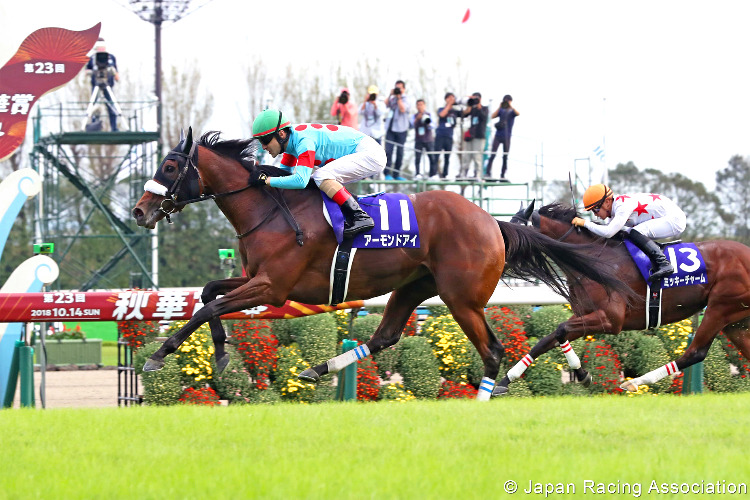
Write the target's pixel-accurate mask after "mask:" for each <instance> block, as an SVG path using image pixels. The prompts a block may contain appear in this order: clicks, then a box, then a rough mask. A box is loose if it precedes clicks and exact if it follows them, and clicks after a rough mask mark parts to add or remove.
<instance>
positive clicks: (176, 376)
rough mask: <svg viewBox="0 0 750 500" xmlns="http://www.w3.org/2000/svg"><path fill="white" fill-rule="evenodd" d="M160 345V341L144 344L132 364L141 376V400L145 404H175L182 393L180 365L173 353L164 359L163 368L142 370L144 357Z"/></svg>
mask: <svg viewBox="0 0 750 500" xmlns="http://www.w3.org/2000/svg"><path fill="white" fill-rule="evenodd" d="M160 347H161V342H152V343H150V344H146V345H144V346H143V347H141V348H140V349H138V352H137V353H136V354H135V356H134V358H133V364H134V365H135V370H136V374H138V375H140V376H141V383H142V385H143V402H144V403H145V404H147V405H154V406H167V405H174V404H177V401H178V400H179V399H180V396H181V395H182V390H183V388H182V382H181V378H182V377H181V375H182V372H181V370H180V365H179V364H178V363H177V358H176V357H175V356H174V355H169V356H167V357H166V358H165V359H164V368H162V369H161V370H159V371H156V372H144V371H143V364H144V363H145V362H146V359H147V358H148V357H149V356H151V355H152V354H153V353H155V352H156V351H157V350H158V349H159V348H160Z"/></svg>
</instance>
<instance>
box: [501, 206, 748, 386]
mask: <svg viewBox="0 0 750 500" xmlns="http://www.w3.org/2000/svg"><path fill="white" fill-rule="evenodd" d="M573 217H576V210H575V208H573V207H570V206H566V205H562V204H557V203H553V204H550V205H545V206H543V207H541V208H540V209H539V210H538V211H534V202H532V203H531V204H530V205H529V206H528V207H527V208H526V209H523V208H522V209H521V210H519V212H518V213H517V214H516V215H515V216H514V217H513V218H512V219H511V222H512V223H518V224H524V225H525V224H527V223H528V221H529V220H531V222H532V224H533V226H534V227H536V228H538V229H539V231H540V232H541V233H542V234H545V235H547V236H550V237H551V238H555V239H557V240H560V241H562V240H564V241H566V242H569V243H573V244H576V245H587V246H590V245H592V244H594V245H597V246H598V249H597V250H596V255H598V256H600V257H601V258H602V259H604V260H605V261H606V262H608V263H609V264H610V266H611V267H612V269H613V270H614V272H615V273H616V274H617V275H618V276H619V277H620V279H622V281H623V282H625V283H626V284H627V285H628V286H629V287H630V288H631V289H632V290H633V291H634V292H635V293H636V294H637V295H638V296H640V297H645V294H646V281H645V280H644V278H643V277H642V275H641V273H640V272H639V271H638V269H637V267H636V265H635V263H634V262H633V259H632V258H631V257H630V255H629V253H628V251H627V249H626V247H625V244H624V243H623V242H622V241H621V240H616V239H603V238H600V237H598V236H596V235H594V234H592V233H591V232H589V231H588V230H586V229H583V228H575V227H574V226H572V225H571V220H572V219H573ZM695 245H696V247H697V248H698V249H699V251H700V253H701V254H702V255H703V259H704V261H705V263H706V275H707V280H706V283H704V284H696V285H689V286H681V287H670V288H664V289H663V291H662V312H661V319H662V321H661V322H662V324H669V323H674V322H676V321H680V320H683V319H685V318H689V317H690V316H692V315H694V314H696V313H698V312H700V311H701V310H702V309H703V308H704V307H705V308H706V311H705V314H704V316H703V321H702V322H701V324H700V326H699V327H698V329H697V331H696V333H695V336H694V338H693V340H692V342H691V343H690V345H689V346H688V347H687V349H686V350H685V352H684V353H683V354H682V355H681V356H680V357H679V358H678V359H677V360H676V361H672V362H671V363H669V364H667V365H665V366H663V367H661V368H658V369H657V370H654V371H652V372H649V373H648V374H645V375H644V376H642V377H638V378H636V379H633V380H629V381H626V382H625V383H623V384H622V388H624V389H628V390H630V391H636V390H638V385H639V384H641V383H643V384H648V383H653V382H656V381H657V380H659V379H660V378H663V377H664V376H666V375H671V374H673V373H676V372H677V370H684V369H685V368H687V367H688V366H691V365H693V364H695V363H699V362H701V361H703V359H704V358H705V357H706V354H707V353H708V349H709V347H711V343H712V342H713V340H714V338H715V337H716V336H717V335H718V334H719V333H720V332H721V331H723V332H724V333H725V334H726V336H727V337H728V338H729V340H730V341H731V342H732V343H733V344H734V345H735V346H736V347H737V348H738V349H739V350H740V352H742V354H743V355H744V356H745V358H746V359H750V330H749V329H748V328H749V327H750V248H748V247H747V246H745V245H743V244H741V243H738V242H736V241H730V240H712V241H704V242H698V243H695ZM569 285H570V292H571V297H572V298H573V302H571V306H572V308H573V311H574V315H573V317H571V318H570V319H569V320H568V321H565V322H563V323H560V325H558V327H557V329H556V330H555V331H554V332H553V333H552V334H550V335H547V336H546V337H544V338H542V339H541V340H540V341H539V342H538V343H537V344H536V345H535V346H534V347H533V348H532V349H531V352H530V353H529V356H530V357H531V358H532V359H536V358H538V357H539V356H540V355H542V354H544V353H545V352H547V351H549V350H551V349H553V348H554V347H556V346H557V345H558V344H559V345H560V346H561V347H562V346H564V348H563V351H564V352H565V351H568V352H566V357H569V356H571V357H572V359H573V364H572V365H571V368H574V369H575V373H576V378H577V380H578V381H579V382H584V383H588V382H589V381H590V376H589V375H588V373H586V371H585V370H583V368H580V362H578V363H576V361H577V358H576V357H575V356H574V355H571V354H569V352H572V351H571V350H570V349H569V342H570V341H572V340H575V339H577V338H580V337H582V336H584V335H591V334H597V333H607V334H612V335H617V334H618V333H620V331H622V330H644V329H645V328H646V311H645V308H646V307H647V306H646V301H645V299H644V300H639V301H633V300H629V298H626V297H621V296H620V295H619V293H618V292H615V293H612V294H607V293H606V291H605V290H604V289H603V288H602V287H601V286H600V285H598V284H596V283H592V282H590V281H588V280H583V281H575V280H571V281H569ZM584 292H585V297H586V300H585V301H582V300H579V299H578V296H579V295H580V294H582V293H584ZM569 362H570V358H569ZM530 363H531V361H530V360H528V359H527V360H526V362H525V363H519V365H516V366H515V367H513V368H512V369H511V370H510V371H509V372H508V374H507V375H506V376H505V377H504V378H503V379H502V380H501V381H500V382H499V383H498V384H497V387H496V388H495V394H500V393H504V392H507V387H508V384H509V383H510V382H511V381H512V380H515V379H517V378H518V377H519V376H520V375H521V374H522V373H523V370H524V369H525V367H526V366H528V364H530ZM575 365H577V366H575Z"/></svg>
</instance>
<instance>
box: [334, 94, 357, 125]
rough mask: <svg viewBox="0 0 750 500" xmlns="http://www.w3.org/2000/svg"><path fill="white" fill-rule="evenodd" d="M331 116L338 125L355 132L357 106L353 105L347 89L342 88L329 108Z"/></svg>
mask: <svg viewBox="0 0 750 500" xmlns="http://www.w3.org/2000/svg"><path fill="white" fill-rule="evenodd" d="M331 116H335V117H336V120H337V121H338V124H339V125H344V126H346V127H351V128H353V129H354V130H357V106H355V105H354V103H353V102H352V100H351V98H350V96H349V89H347V88H343V89H341V92H340V93H339V96H338V98H337V99H336V101H334V103H333V105H332V106H331Z"/></svg>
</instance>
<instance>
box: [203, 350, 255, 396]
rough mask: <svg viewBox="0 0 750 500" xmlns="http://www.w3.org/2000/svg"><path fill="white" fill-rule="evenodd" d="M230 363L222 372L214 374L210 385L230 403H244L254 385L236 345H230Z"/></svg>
mask: <svg viewBox="0 0 750 500" xmlns="http://www.w3.org/2000/svg"><path fill="white" fill-rule="evenodd" d="M227 352H228V353H229V356H230V357H229V364H228V365H227V367H226V368H225V369H224V372H222V373H221V374H216V373H215V374H214V376H213V378H212V379H211V381H210V384H209V385H210V386H211V387H212V388H213V390H215V391H216V393H217V394H218V395H219V399H226V400H228V401H229V402H230V403H244V402H246V401H247V398H248V397H249V395H250V391H251V390H252V385H251V383H250V377H249V376H248V373H247V371H246V370H245V363H244V362H243V361H242V357H241V356H240V355H239V354H238V353H237V351H236V350H235V349H234V347H228V348H227Z"/></svg>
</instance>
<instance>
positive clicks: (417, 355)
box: [381, 337, 440, 399]
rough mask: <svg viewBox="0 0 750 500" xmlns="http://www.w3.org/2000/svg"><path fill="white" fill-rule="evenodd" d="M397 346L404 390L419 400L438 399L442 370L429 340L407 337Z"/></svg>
mask: <svg viewBox="0 0 750 500" xmlns="http://www.w3.org/2000/svg"><path fill="white" fill-rule="evenodd" d="M397 345H398V349H399V365H398V372H399V373H400V374H401V377H403V380H404V388H406V390H408V391H409V392H411V393H412V394H414V396H416V397H417V398H425V399H435V398H437V395H438V392H440V370H439V369H438V363H437V360H436V359H435V356H433V354H432V349H431V348H430V344H429V343H428V342H427V339H426V338H424V337H406V338H404V339H401V341H400V342H399V343H398V344H397ZM381 392H382V391H381Z"/></svg>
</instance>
